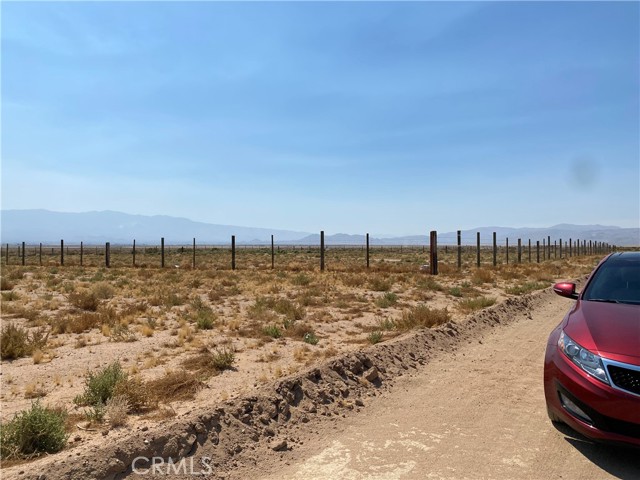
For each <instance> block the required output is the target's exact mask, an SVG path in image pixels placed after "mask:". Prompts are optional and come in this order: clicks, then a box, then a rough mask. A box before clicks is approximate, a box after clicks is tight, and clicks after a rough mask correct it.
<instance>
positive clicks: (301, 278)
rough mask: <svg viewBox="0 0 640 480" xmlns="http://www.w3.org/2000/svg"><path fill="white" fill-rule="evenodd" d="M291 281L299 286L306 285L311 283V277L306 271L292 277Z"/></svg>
mask: <svg viewBox="0 0 640 480" xmlns="http://www.w3.org/2000/svg"><path fill="white" fill-rule="evenodd" d="M291 283H292V284H293V285H296V286H298V287H306V286H307V285H309V284H311V277H310V276H309V275H307V274H306V273H298V274H296V275H294V276H293V277H291Z"/></svg>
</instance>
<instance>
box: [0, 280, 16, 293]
mask: <svg viewBox="0 0 640 480" xmlns="http://www.w3.org/2000/svg"><path fill="white" fill-rule="evenodd" d="M13 287H15V284H14V283H13V282H12V281H11V280H9V279H8V278H7V277H5V276H2V278H0V290H2V291H6V290H13Z"/></svg>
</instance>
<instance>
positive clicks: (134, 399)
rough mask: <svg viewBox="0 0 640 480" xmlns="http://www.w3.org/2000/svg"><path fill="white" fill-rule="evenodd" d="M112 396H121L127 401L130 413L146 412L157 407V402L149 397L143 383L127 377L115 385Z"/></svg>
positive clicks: (149, 394) (148, 392) (137, 379)
mask: <svg viewBox="0 0 640 480" xmlns="http://www.w3.org/2000/svg"><path fill="white" fill-rule="evenodd" d="M113 396H114V397H115V396H121V397H124V398H125V399H126V400H127V404H128V407H129V408H128V411H129V412H132V413H140V412H147V411H150V410H154V409H155V408H157V407H158V400H157V399H156V398H153V397H152V396H151V393H150V391H149V390H148V389H147V387H146V385H145V383H144V382H142V381H141V380H140V379H139V378H134V377H127V378H125V379H124V380H121V381H120V382H118V383H116V385H115V387H114V389H113Z"/></svg>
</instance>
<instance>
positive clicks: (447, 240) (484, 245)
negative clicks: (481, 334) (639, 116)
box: [2, 231, 617, 274]
mask: <svg viewBox="0 0 640 480" xmlns="http://www.w3.org/2000/svg"><path fill="white" fill-rule="evenodd" d="M465 240H466V243H464V244H463V238H462V235H461V232H460V231H458V233H457V236H456V237H455V238H451V236H450V235H446V236H441V237H438V234H437V232H435V231H433V232H431V235H430V237H429V239H428V241H427V242H425V244H424V245H380V244H375V245H372V244H371V243H370V241H369V234H366V237H365V241H364V242H363V243H362V244H326V243H325V238H324V232H320V241H319V243H318V244H315V245H310V244H304V245H300V244H284V243H278V244H276V243H275V239H274V237H273V236H272V237H271V243H270V244H266V245H265V244H237V243H236V240H235V236H231V238H230V242H229V243H226V244H198V243H197V242H196V239H195V238H194V239H193V241H192V242H191V243H190V244H177V245H176V244H171V245H169V244H165V241H164V238H161V239H160V242H159V243H158V244H136V241H135V240H133V241H132V242H131V243H130V244H113V245H112V244H111V243H110V242H106V243H104V244H85V243H84V242H80V243H79V244H66V243H65V242H64V240H61V241H60V243H59V244H57V243H56V244H43V243H39V244H32V243H30V244H27V243H25V242H22V243H20V244H13V245H10V244H8V243H6V244H5V245H4V249H3V250H4V252H2V253H3V255H2V264H3V265H23V266H80V267H106V268H111V267H139V268H154V267H155V268H165V267H178V268H214V269H231V270H235V269H237V268H253V269H260V268H272V269H273V268H276V266H281V267H285V266H286V267H289V268H291V266H292V261H293V263H294V264H295V267H294V268H297V269H316V268H319V269H320V270H324V269H325V267H326V261H327V259H330V261H331V268H332V269H334V270H339V269H340V266H341V265H343V266H350V267H352V266H353V265H354V264H355V265H360V266H362V267H366V268H369V267H371V265H372V263H376V262H378V263H380V262H385V261H387V262H393V261H404V262H408V263H416V262H417V263H420V264H421V265H422V264H423V266H424V267H425V268H428V270H429V272H430V273H432V274H437V273H438V263H439V262H445V263H448V264H452V265H455V266H457V268H462V267H465V266H471V265H474V264H475V266H477V267H480V266H482V265H494V266H496V265H499V264H509V263H540V262H544V261H548V260H555V259H561V258H567V257H573V256H587V255H604V254H607V253H609V252H612V251H615V250H616V248H617V247H616V246H615V245H610V244H608V243H606V242H600V241H593V240H586V239H574V238H568V239H560V238H559V239H551V237H550V236H547V237H546V238H542V239H535V240H531V239H526V240H523V239H521V238H516V239H509V238H506V239H505V241H504V243H498V241H497V235H496V233H495V232H494V233H493V234H492V236H491V237H490V238H489V239H488V240H487V239H486V238H482V236H481V234H480V232H478V233H477V234H476V238H475V242H474V243H471V242H469V239H468V237H467V238H465ZM439 243H440V245H439ZM443 243H444V244H443ZM391 255H395V256H397V257H398V258H395V259H394V258H389V257H390V256H391ZM402 257H404V258H402Z"/></svg>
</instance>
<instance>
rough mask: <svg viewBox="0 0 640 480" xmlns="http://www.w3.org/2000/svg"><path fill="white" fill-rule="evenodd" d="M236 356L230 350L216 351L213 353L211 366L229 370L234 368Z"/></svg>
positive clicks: (220, 369)
mask: <svg viewBox="0 0 640 480" xmlns="http://www.w3.org/2000/svg"><path fill="white" fill-rule="evenodd" d="M235 359H236V355H235V353H234V351H233V350H232V349H230V348H222V349H216V350H214V351H213V352H211V364H212V365H213V367H214V368H215V369H216V370H218V371H222V370H229V369H231V368H232V367H233V362H235Z"/></svg>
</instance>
